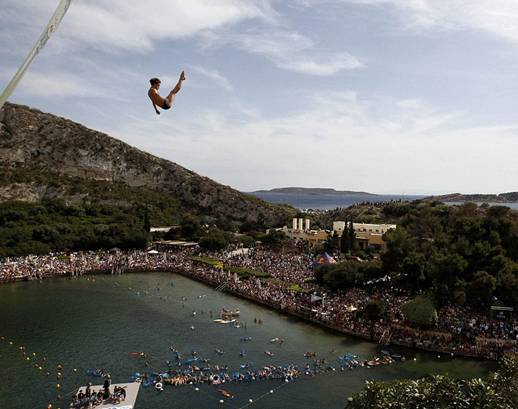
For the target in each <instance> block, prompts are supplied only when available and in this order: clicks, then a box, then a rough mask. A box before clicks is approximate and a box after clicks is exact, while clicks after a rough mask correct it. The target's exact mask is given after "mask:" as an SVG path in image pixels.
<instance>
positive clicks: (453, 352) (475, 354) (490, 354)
mask: <svg viewBox="0 0 518 409" xmlns="http://www.w3.org/2000/svg"><path fill="white" fill-rule="evenodd" d="M193 270H194V271H195V269H193ZM150 272H151V273H173V274H179V275H182V276H184V277H186V278H189V279H191V280H195V281H197V282H200V283H202V284H205V285H207V286H209V287H212V288H218V287H220V286H222V284H224V283H226V281H224V280H223V281H217V280H213V279H210V278H208V277H205V276H202V275H199V274H195V273H194V272H193V271H189V270H188V269H185V268H181V267H180V266H167V267H157V266H147V267H146V268H143V267H136V268H131V267H123V266H119V267H117V268H106V269H92V270H83V271H81V273H74V272H66V273H62V274H54V275H44V276H41V277H36V276H33V277H31V276H16V277H13V278H12V279H10V280H2V281H0V285H1V284H7V283H14V282H20V281H36V280H40V279H46V278H58V277H79V276H82V275H120V274H139V273H140V274H145V273H150ZM220 291H222V292H225V293H228V294H231V295H233V296H235V297H238V298H241V299H245V300H248V301H250V302H253V303H255V304H258V305H261V306H263V307H266V308H269V309H272V310H275V311H277V312H279V313H282V314H285V315H288V316H291V317H295V318H297V319H301V320H303V321H306V322H309V323H311V324H313V325H318V326H319V327H322V328H324V329H326V330H329V331H333V332H338V333H340V334H343V335H347V336H351V337H355V338H359V339H363V340H366V341H369V342H375V343H379V344H380V345H384V344H383V343H382V341H383V335H384V334H385V332H384V333H383V335H381V336H377V335H376V334H375V332H374V331H371V333H370V334H365V333H362V332H357V331H353V330H351V329H348V328H344V327H341V326H339V325H334V324H333V323H331V322H329V320H323V319H318V318H317V317H316V314H314V313H312V312H311V311H308V310H303V309H301V308H289V306H288V307H285V306H283V305H282V304H281V303H276V302H273V301H266V300H263V299H260V298H257V297H254V296H252V295H250V294H246V293H244V292H241V291H237V290H235V289H232V288H228V286H226V285H225V286H223V288H222V289H221V290H220ZM387 331H389V333H390V332H392V331H400V332H401V333H404V332H407V333H414V334H420V335H426V334H430V335H433V336H441V337H444V338H450V337H451V336H452V334H450V333H446V332H440V331H424V330H416V329H415V328H412V327H407V326H404V325H400V324H391V325H390V326H388V328H387ZM511 343H512V344H513V345H516V342H513V341H511ZM506 344H509V342H508V341H507V342H505V341H502V342H501V348H500V349H501V350H502V351H498V352H497V351H495V350H494V348H492V349H488V350H483V349H479V348H476V347H474V348H471V349H470V350H466V349H459V348H457V347H455V346H453V345H455V344H454V343H452V344H451V345H452V348H437V347H433V348H430V347H427V346H425V345H423V343H422V342H418V341H416V340H415V339H413V338H412V337H409V338H408V340H404V339H401V338H391V339H390V342H389V343H388V344H387V345H397V346H400V347H405V348H411V349H415V350H421V351H426V352H432V353H437V354H445V355H450V356H460V357H465V358H470V359H481V360H498V359H499V358H500V357H501V356H502V355H503V349H504V348H503V346H504V345H506Z"/></svg>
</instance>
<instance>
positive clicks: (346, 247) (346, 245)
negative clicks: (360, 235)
mask: <svg viewBox="0 0 518 409" xmlns="http://www.w3.org/2000/svg"><path fill="white" fill-rule="evenodd" d="M340 250H341V252H342V253H344V254H347V253H349V252H350V251H351V242H350V235H349V230H348V229H347V227H346V228H345V229H344V230H343V231H342V236H341V237H340Z"/></svg>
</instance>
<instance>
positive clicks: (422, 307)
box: [401, 295, 438, 327]
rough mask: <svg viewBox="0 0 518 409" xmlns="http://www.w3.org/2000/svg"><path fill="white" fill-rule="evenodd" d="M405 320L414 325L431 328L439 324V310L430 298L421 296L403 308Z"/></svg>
mask: <svg viewBox="0 0 518 409" xmlns="http://www.w3.org/2000/svg"><path fill="white" fill-rule="evenodd" d="M401 310H402V311H403V314H404V316H405V318H406V319H407V320H408V321H410V322H411V323H412V324H414V325H418V326H421V327H430V326H432V325H435V324H436V323H437V318H438V317H437V310H436V309H435V306H434V305H433V303H432V300H430V298H428V297H425V296H422V295H419V296H417V297H415V298H414V299H413V300H410V301H408V302H407V303H405V304H403V305H402V306H401Z"/></svg>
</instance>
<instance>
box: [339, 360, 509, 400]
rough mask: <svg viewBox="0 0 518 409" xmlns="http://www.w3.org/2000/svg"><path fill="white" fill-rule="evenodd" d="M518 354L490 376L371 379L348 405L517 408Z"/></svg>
mask: <svg viewBox="0 0 518 409" xmlns="http://www.w3.org/2000/svg"><path fill="white" fill-rule="evenodd" d="M516 385H518V356H517V355H509V356H506V357H505V358H504V359H503V361H502V363H501V365H500V368H499V369H498V371H497V372H495V373H492V374H490V375H489V376H487V377H486V378H483V379H481V378H475V379H468V380H462V379H455V378H453V377H451V376H448V375H435V376H431V377H426V378H422V379H417V380H398V381H394V382H390V383H384V382H377V381H368V382H367V383H366V385H365V388H364V389H363V391H362V392H360V393H357V394H355V395H353V396H351V397H350V398H349V399H348V402H347V406H346V409H385V408H393V409H417V408H419V409H474V408H476V409H515V408H517V407H518V388H517V387H516Z"/></svg>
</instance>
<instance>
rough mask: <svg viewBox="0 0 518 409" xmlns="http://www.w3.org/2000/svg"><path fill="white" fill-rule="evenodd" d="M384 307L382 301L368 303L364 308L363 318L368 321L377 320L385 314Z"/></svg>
mask: <svg viewBox="0 0 518 409" xmlns="http://www.w3.org/2000/svg"><path fill="white" fill-rule="evenodd" d="M385 308H386V305H385V303H384V302H383V300H373V301H370V302H369V303H368V304H367V305H366V306H365V308H364V310H363V314H364V317H365V318H366V319H368V320H370V321H376V320H379V319H380V318H381V317H382V316H383V314H384V313H385Z"/></svg>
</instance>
